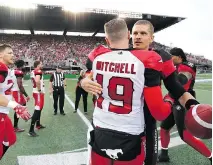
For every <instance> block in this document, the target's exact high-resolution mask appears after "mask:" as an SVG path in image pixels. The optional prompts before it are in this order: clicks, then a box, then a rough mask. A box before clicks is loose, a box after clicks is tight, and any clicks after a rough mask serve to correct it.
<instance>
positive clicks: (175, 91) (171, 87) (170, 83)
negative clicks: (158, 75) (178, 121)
mask: <svg viewBox="0 0 213 165" xmlns="http://www.w3.org/2000/svg"><path fill="white" fill-rule="evenodd" d="M155 51H156V50H155ZM156 52H157V53H158V54H159V55H160V56H161V57H162V59H163V68H162V73H163V77H164V79H163V82H164V85H165V87H166V89H167V90H168V91H169V93H171V95H172V96H173V97H174V99H175V100H178V101H179V102H180V104H181V105H182V106H184V107H185V108H186V109H189V108H190V107H191V106H192V105H196V104H199V102H198V101H197V100H195V98H194V97H193V96H192V95H191V94H190V93H188V92H186V90H185V89H184V87H183V86H182V85H181V83H180V82H179V81H178V76H177V73H176V71H175V70H176V69H175V67H174V64H173V62H172V59H171V55H170V54H169V53H168V52H166V51H164V50H157V51H156Z"/></svg>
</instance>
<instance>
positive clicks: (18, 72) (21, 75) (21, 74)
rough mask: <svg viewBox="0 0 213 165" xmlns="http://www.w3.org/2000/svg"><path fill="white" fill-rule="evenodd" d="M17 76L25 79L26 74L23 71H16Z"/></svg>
mask: <svg viewBox="0 0 213 165" xmlns="http://www.w3.org/2000/svg"><path fill="white" fill-rule="evenodd" d="M15 76H16V77H21V78H23V77H24V73H23V72H22V71H21V70H15Z"/></svg>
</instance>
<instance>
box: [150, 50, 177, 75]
mask: <svg viewBox="0 0 213 165" xmlns="http://www.w3.org/2000/svg"><path fill="white" fill-rule="evenodd" d="M154 51H155V52H156V53H158V54H159V55H160V56H161V58H162V60H163V68H162V73H163V77H164V78H167V77H168V76H169V75H170V74H172V73H173V72H175V71H176V68H175V66H174V64H173V61H172V57H171V54H170V53H168V52H167V51H165V50H163V49H159V50H154Z"/></svg>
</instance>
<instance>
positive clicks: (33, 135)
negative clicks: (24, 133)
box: [28, 132, 38, 137]
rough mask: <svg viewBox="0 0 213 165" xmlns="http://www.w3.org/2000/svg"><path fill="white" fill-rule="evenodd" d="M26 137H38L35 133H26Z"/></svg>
mask: <svg viewBox="0 0 213 165" xmlns="http://www.w3.org/2000/svg"><path fill="white" fill-rule="evenodd" d="M28 135H29V136H31V137H36V136H38V134H37V133H35V132H28Z"/></svg>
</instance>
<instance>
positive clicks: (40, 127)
mask: <svg viewBox="0 0 213 165" xmlns="http://www.w3.org/2000/svg"><path fill="white" fill-rule="evenodd" d="M44 128H46V127H45V126H43V125H39V126H36V129H37V130H39V129H44Z"/></svg>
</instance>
